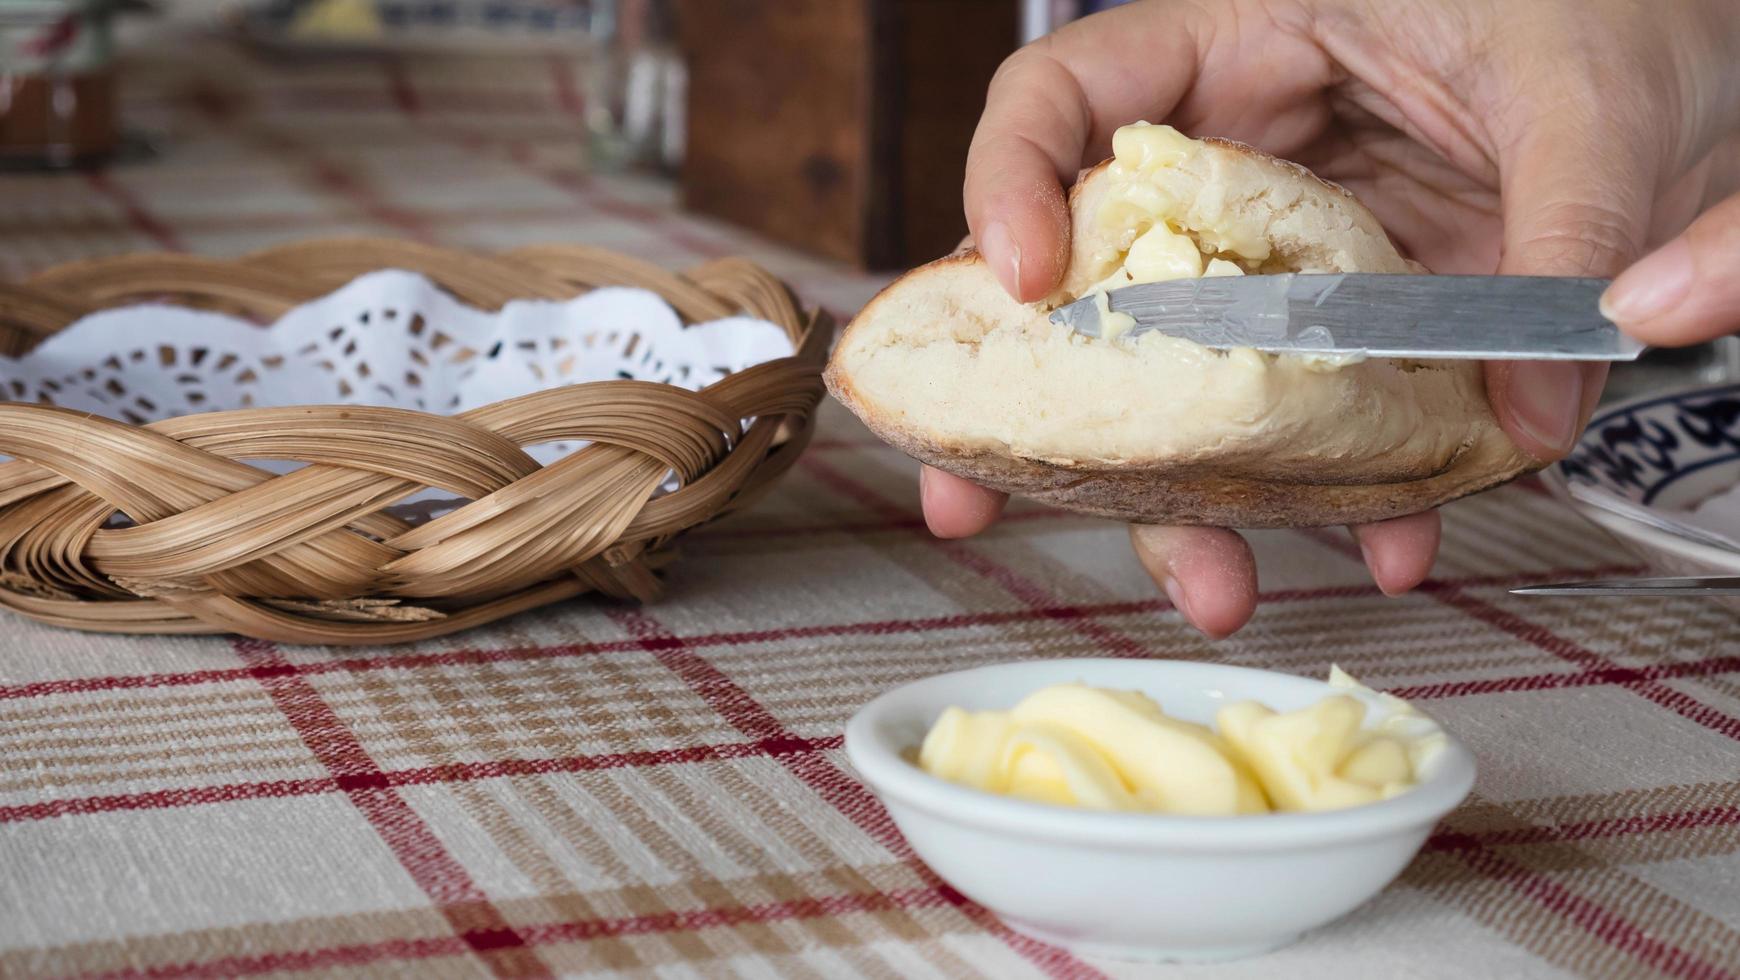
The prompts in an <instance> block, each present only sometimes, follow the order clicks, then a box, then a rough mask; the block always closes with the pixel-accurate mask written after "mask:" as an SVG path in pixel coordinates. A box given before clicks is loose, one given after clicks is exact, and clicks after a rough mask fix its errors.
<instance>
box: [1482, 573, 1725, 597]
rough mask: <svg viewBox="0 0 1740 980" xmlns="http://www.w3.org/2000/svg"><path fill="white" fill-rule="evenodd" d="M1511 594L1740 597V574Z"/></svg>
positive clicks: (1568, 585)
mask: <svg viewBox="0 0 1740 980" xmlns="http://www.w3.org/2000/svg"><path fill="white" fill-rule="evenodd" d="M1510 591H1511V594H1513V595H1604V596H1671V595H1702V596H1728V595H1740V575H1707V576H1703V577H1693V578H1614V579H1601V580H1597V581H1593V582H1560V583H1558V584H1556V585H1525V586H1523V587H1521V588H1516V589H1511V590H1510Z"/></svg>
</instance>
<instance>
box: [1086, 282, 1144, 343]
mask: <svg viewBox="0 0 1740 980" xmlns="http://www.w3.org/2000/svg"><path fill="white" fill-rule="evenodd" d="M1111 288H1113V289H1116V288H1117V287H1116V286H1113V287H1111ZM1093 296H1094V309H1096V310H1099V311H1100V337H1102V338H1103V339H1105V340H1117V339H1118V338H1119V337H1122V336H1123V335H1124V334H1127V333H1129V332H1130V331H1131V330H1134V329H1135V328H1136V318H1135V317H1133V316H1131V315H1130V314H1128V313H1118V312H1116V311H1114V310H1113V309H1112V301H1111V300H1110V299H1108V298H1106V292H1105V290H1104V289H1096V290H1094V294H1093Z"/></svg>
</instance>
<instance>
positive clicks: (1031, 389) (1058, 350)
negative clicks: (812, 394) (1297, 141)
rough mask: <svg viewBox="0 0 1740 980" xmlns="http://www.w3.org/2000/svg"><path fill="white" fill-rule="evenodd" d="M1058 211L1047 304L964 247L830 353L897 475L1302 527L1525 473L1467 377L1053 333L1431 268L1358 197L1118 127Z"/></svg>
mask: <svg viewBox="0 0 1740 980" xmlns="http://www.w3.org/2000/svg"><path fill="white" fill-rule="evenodd" d="M1113 146H1114V151H1115V156H1114V157H1113V159H1111V160H1108V161H1106V162H1105V163H1102V164H1101V165H1100V166H1098V167H1096V168H1095V169H1093V170H1092V171H1090V172H1088V173H1087V174H1086V175H1084V176H1083V178H1082V179H1081V180H1080V181H1078V182H1077V184H1076V186H1075V187H1074V189H1073V190H1072V191H1071V193H1070V211H1071V223H1072V230H1073V235H1072V241H1071V252H1070V257H1069V265H1068V272H1067V273H1066V275H1065V276H1064V279H1063V283H1062V285H1061V286H1060V288H1059V289H1058V291H1057V292H1056V293H1055V294H1054V295H1052V296H1050V297H1048V298H1047V299H1046V300H1044V301H1042V302H1039V303H1034V304H1022V303H1018V302H1016V301H1014V300H1013V299H1011V298H1010V297H1009V295H1008V294H1007V293H1006V292H1004V291H1003V288H1002V286H1001V285H1000V284H999V283H998V281H997V278H996V276H995V275H994V274H993V273H992V272H991V270H990V268H989V267H988V266H987V265H986V264H985V262H984V260H983V259H982V258H980V256H979V255H978V254H977V253H976V252H974V251H971V250H968V251H965V252H963V253H958V254H956V255H951V256H949V257H947V258H944V259H939V260H937V261H935V262H932V263H930V264H929V265H925V266H922V267H920V268H918V269H915V270H913V271H912V272H909V273H907V274H906V275H905V276H903V277H902V278H901V279H899V280H898V281H896V282H895V283H893V284H892V285H890V286H889V287H888V288H887V289H885V290H883V291H882V293H881V294H880V295H878V296H877V297H876V298H875V299H874V300H872V301H871V303H870V304H869V305H868V306H866V307H865V308H864V310H863V312H861V313H859V314H858V316H857V317H856V318H854V319H853V321H852V323H851V325H850V326H849V327H848V328H847V330H846V332H845V334H844V335H843V336H842V337H841V339H840V341H839V344H838V345H837V347H836V348H835V350H834V354H833V357H832V360H831V362H830V364H829V366H828V371H827V381H828V387H829V389H830V390H831V391H832V392H833V393H834V396H835V397H836V398H838V399H839V400H840V401H841V402H843V403H845V404H846V406H847V407H849V408H851V409H852V411H854V412H855V413H857V415H858V416H859V417H860V418H862V419H863V420H864V422H865V423H866V424H867V425H868V426H869V427H870V429H871V430H872V431H873V432H875V433H876V435H877V436H879V437H880V438H882V439H883V440H885V441H887V442H888V443H890V444H891V445H893V446H896V447H898V448H899V449H901V450H902V451H904V452H906V453H907V454H908V455H911V456H913V457H916V458H917V459H920V460H922V461H924V462H926V463H929V464H931V465H932V466H936V467H939V468H941V469H944V470H947V471H949V472H951V473H955V474H957V475H959V476H962V477H965V478H966V479H969V480H972V481H974V482H977V483H980V484H983V485H985V486H988V487H994V488H996V489H1000V490H1005V491H1008V492H1010V493H1015V494H1021V495H1025V496H1028V497H1033V498H1036V499H1039V500H1042V501H1045V502H1047V503H1051V504H1054V505H1056V506H1059V507H1064V508H1068V509H1071V510H1076V511H1082V512H1085V513H1090V514H1097V515H1101V516H1104V517H1112V518H1117V519H1119V520H1126V521H1134V522H1141V523H1165V524H1209V525H1219V526H1225V527H1246V528H1260V527H1307V526H1322V525H1331V524H1346V523H1361V522H1368V521H1375V520H1382V519H1384V518H1389V517H1397V516H1401V515H1403V514H1409V513H1413V512H1416V511H1420V510H1424V509H1427V508H1430V507H1435V506H1437V505H1439V504H1442V503H1445V502H1447V501H1450V500H1454V499H1456V498H1457V497H1461V496H1464V495H1466V494H1470V493H1474V492H1476V491H1479V490H1483V489H1486V488H1488V487H1491V486H1494V485H1496V484H1499V483H1502V482H1504V481H1506V480H1509V479H1512V478H1514V477H1516V476H1518V475H1520V474H1523V473H1526V472H1528V471H1530V470H1532V469H1534V468H1536V467H1537V465H1538V464H1536V463H1535V461H1534V460H1533V459H1531V458H1530V457H1529V456H1528V455H1526V454H1525V453H1523V452H1522V451H1521V450H1519V449H1518V448H1517V447H1516V446H1515V445H1513V444H1512V443H1511V441H1510V439H1509V438H1508V437H1507V436H1506V435H1505V434H1504V432H1503V431H1502V430H1501V429H1500V428H1499V426H1498V423H1497V422H1496V420H1495V419H1494V418H1493V416H1492V413H1491V410H1490V409H1489V408H1488V405H1487V400H1486V393H1485V390H1484V384H1483V382H1482V376H1481V369H1480V365H1479V364H1477V363H1474V362H1470V361H1431V362H1404V361H1393V360H1367V361H1358V362H1352V363H1333V362H1329V361H1325V360H1322V359H1309V358H1302V357H1295V356H1274V355H1265V354H1259V353H1257V352H1255V351H1250V350H1235V351H1227V352H1218V351H1212V350H1209V349H1207V348H1204V347H1200V346H1198V345H1196V344H1192V343H1189V342H1188V341H1183V340H1179V339H1176V338H1172V337H1166V336H1163V335H1160V334H1157V333H1146V334H1142V335H1140V336H1136V337H1125V338H1116V339H1086V338H1082V337H1079V336H1076V335H1074V334H1073V333H1071V332H1070V331H1069V330H1068V329H1067V328H1065V327H1061V326H1057V325H1055V324H1053V323H1051V322H1050V321H1049V320H1048V319H1047V317H1048V315H1049V313H1050V311H1051V310H1053V309H1055V308H1056V307H1057V306H1059V305H1061V304H1063V303H1066V302H1069V301H1072V300H1074V299H1076V298H1078V297H1080V296H1083V295H1086V294H1088V293H1090V292H1093V291H1096V290H1101V289H1106V288H1116V287H1117V286H1118V285H1122V284H1125V283H1128V282H1131V281H1148V280H1152V279H1160V278H1177V277H1181V276H1186V275H1204V274H1207V275H1236V274H1243V273H1266V272H1283V271H1294V272H1423V271H1424V270H1423V269H1421V268H1420V267H1419V266H1418V265H1416V264H1414V263H1412V262H1410V261H1409V260H1407V259H1405V258H1403V257H1402V256H1401V255H1400V254H1399V253H1398V252H1397V251H1396V249H1395V247H1394V245H1392V244H1391V242H1390V240H1389V238H1388V237H1387V236H1386V235H1385V234H1384V231H1383V229H1382V228H1381V227H1380V226H1379V224H1378V222H1377V219H1376V218H1374V217H1373V216H1372V214H1371V212H1369V211H1367V210H1366V209H1365V208H1364V207H1363V206H1362V205H1360V203H1359V202H1358V201H1356V200H1355V199H1354V198H1353V196H1352V195H1351V194H1349V193H1348V192H1347V191H1345V190H1343V189H1342V188H1340V187H1337V186H1336V185H1334V184H1330V183H1328V182H1326V181H1323V180H1320V179H1318V178H1317V177H1315V176H1314V175H1312V174H1311V173H1310V172H1309V171H1307V170H1305V169H1304V168H1302V167H1299V166H1296V165H1294V164H1291V163H1287V162H1284V161H1280V160H1276V159H1274V158H1272V157H1269V156H1266V155H1264V154H1262V153H1258V152H1257V151H1255V150H1252V149H1250V148H1249V147H1246V146H1242V145H1239V144H1235V143H1229V142H1224V141H1220V140H1200V141H1198V140H1192V139H1189V138H1187V137H1184V136H1183V135H1181V134H1179V133H1178V132H1177V131H1175V130H1172V129H1170V128H1169V127H1164V126H1148V125H1146V124H1142V125H1138V126H1129V127H1125V128H1124V129H1122V130H1120V131H1119V132H1118V134H1117V136H1116V138H1115V139H1114V142H1113Z"/></svg>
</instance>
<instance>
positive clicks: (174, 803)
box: [0, 735, 844, 824]
mask: <svg viewBox="0 0 1740 980" xmlns="http://www.w3.org/2000/svg"><path fill="white" fill-rule="evenodd" d="M843 741H844V740H843V739H842V738H841V736H839V735H829V736H825V737H823V738H803V737H800V736H781V737H778V738H771V739H761V740H758V741H753V742H725V743H721V744H714V745H691V746H685V747H683V748H676V749H645V750H640V751H634V752H607V753H601V754H598V755H571V756H556V757H552V758H544V759H495V760H490V761H487V762H455V763H447V764H443V765H437V766H418V767H416V768H413V769H387V770H382V771H381V774H380V783H381V785H383V786H386V787H389V788H397V787H400V786H426V785H434V784H445V783H468V782H475V781H477V780H480V779H502V778H507V777H512V776H539V775H544V774H548V773H557V772H570V773H571V772H595V771H598V770H603V769H642V768H648V767H651V766H674V765H687V764H691V763H696V762H716V761H720V760H724V759H745V758H750V757H756V756H760V757H773V758H777V757H779V756H781V755H787V754H792V753H799V752H828V751H832V750H834V749H837V748H839V747H840V745H841V743H842V742H843ZM349 785H351V784H350V783H344V782H340V780H339V779H337V778H336V777H333V778H324V779H277V780H270V781H266V782H257V783H223V784H220V785H216V786H201V787H195V788H189V789H180V788H177V789H170V790H152V791H150V792H145V793H116V794H110V795H105V796H77V797H69V798H65V799H58V800H44V801H41V802H38V803H22V804H17V805H14V806H0V824H5V823H18V822H21V821H26V820H47V819H50V818H53V817H64V816H74V815H79V814H90V813H110V812H113V811H116V810H163V809H170V808H174V807H182V806H200V805H204V804H208V803H228V802H231V801H233V800H254V799H268V798H279V797H290V796H316V795H319V794H322V793H336V792H339V791H341V790H345V789H347V787H348V786H349Z"/></svg>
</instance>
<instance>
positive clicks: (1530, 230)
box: [1486, 107, 1657, 462]
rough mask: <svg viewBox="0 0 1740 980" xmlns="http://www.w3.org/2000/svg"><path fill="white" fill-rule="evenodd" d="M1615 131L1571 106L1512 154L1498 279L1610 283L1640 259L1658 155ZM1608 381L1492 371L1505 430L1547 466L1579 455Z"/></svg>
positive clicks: (1527, 367)
mask: <svg viewBox="0 0 1740 980" xmlns="http://www.w3.org/2000/svg"><path fill="white" fill-rule="evenodd" d="M1613 128H1614V127H1613V125H1612V124H1611V123H1606V122H1603V121H1601V120H1600V119H1599V118H1597V117H1596V116H1595V115H1592V114H1590V113H1589V112H1585V111H1582V110H1578V109H1575V108H1570V107H1567V108H1565V109H1563V110H1562V112H1561V114H1560V115H1559V116H1558V117H1555V118H1554V119H1553V120H1551V121H1550V122H1547V123H1544V124H1542V125H1539V126H1537V127H1535V128H1534V129H1533V130H1531V131H1530V132H1529V133H1527V134H1526V135H1524V136H1523V137H1522V138H1521V139H1520V140H1518V141H1517V143H1516V144H1515V145H1514V146H1513V147H1510V148H1508V149H1507V151H1506V153H1505V154H1504V160H1503V161H1502V166H1503V178H1502V187H1501V194H1502V198H1503V211H1504V254H1503V257H1502V259H1501V261H1500V263H1499V272H1501V273H1504V274H1507V275H1533V276H1599V277H1605V276H1612V275H1615V274H1616V273H1618V272H1619V270H1620V269H1622V268H1624V267H1625V266H1626V265H1628V264H1629V263H1630V262H1631V261H1632V260H1633V259H1634V258H1635V257H1636V256H1637V253H1638V251H1639V250H1640V248H1641V245H1642V242H1643V241H1644V240H1645V236H1646V235H1647V234H1648V230H1649V218H1650V199H1649V195H1650V193H1651V189H1652V188H1653V187H1654V186H1655V182H1656V170H1657V162H1656V160H1655V159H1654V157H1653V156H1652V154H1654V153H1656V152H1657V150H1656V148H1654V147H1650V146H1647V145H1645V144H1646V142H1647V141H1645V140H1642V139H1640V138H1636V137H1635V136H1633V135H1631V134H1625V133H1620V134H1613V133H1611V130H1612V129H1613ZM1606 137H1613V138H1606ZM1606 379H1607V366H1606V365H1605V364H1577V363H1568V362H1556V363H1548V362H1532V361H1518V362H1508V363H1497V364H1489V365H1488V366H1487V369H1486V380H1487V394H1488V396H1489V397H1490V399H1491V401H1492V408H1493V412H1494V414H1495V415H1497V417H1498V421H1499V424H1500V425H1501V426H1503V427H1504V430H1505V432H1506V433H1508V434H1509V435H1510V437H1511V439H1512V440H1513V441H1514V442H1515V443H1516V444H1517V445H1518V446H1519V447H1520V448H1521V449H1522V450H1523V451H1524V452H1527V453H1529V454H1530V455H1532V456H1534V457H1535V458H1536V459H1539V460H1541V461H1542V462H1550V461H1552V460H1556V459H1559V458H1560V457H1562V456H1564V455H1565V454H1566V453H1568V452H1570V450H1571V445H1572V443H1573V442H1574V441H1575V440H1576V438H1577V434H1578V433H1579V432H1580V431H1582V428H1583V425H1584V423H1585V422H1586V421H1587V419H1588V417H1589V414H1590V413H1591V412H1593V411H1594V409H1595V403H1596V402H1597V401H1598V400H1599V399H1600V396H1601V386H1602V385H1603V384H1604V383H1605V382H1606Z"/></svg>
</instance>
